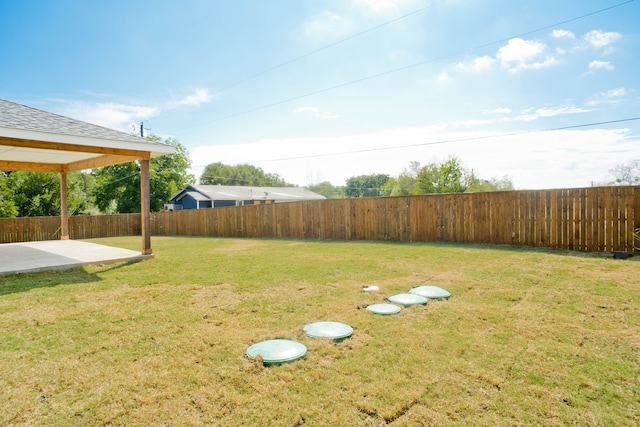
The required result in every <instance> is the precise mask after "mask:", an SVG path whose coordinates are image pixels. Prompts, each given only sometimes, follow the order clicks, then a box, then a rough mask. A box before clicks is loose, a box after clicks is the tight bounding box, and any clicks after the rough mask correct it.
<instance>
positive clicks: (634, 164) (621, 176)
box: [609, 159, 640, 185]
mask: <svg viewBox="0 0 640 427" xmlns="http://www.w3.org/2000/svg"><path fill="white" fill-rule="evenodd" d="M609 173H610V174H611V175H613V182H612V184H614V185H640V159H634V160H630V161H629V163H626V164H623V165H618V166H616V167H615V168H613V169H611V170H609Z"/></svg>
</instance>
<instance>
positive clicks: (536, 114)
mask: <svg viewBox="0 0 640 427" xmlns="http://www.w3.org/2000/svg"><path fill="white" fill-rule="evenodd" d="M589 111H591V109H589V108H582V107H573V106H561V107H543V108H538V109H531V108H528V109H526V110H524V111H523V112H522V113H521V114H520V115H519V116H517V117H516V118H515V119H514V120H517V121H523V122H530V121H533V120H538V119H540V118H542V117H555V116H560V115H563V114H580V113H587V112H589Z"/></svg>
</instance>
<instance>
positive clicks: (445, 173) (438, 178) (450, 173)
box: [416, 157, 467, 194]
mask: <svg viewBox="0 0 640 427" xmlns="http://www.w3.org/2000/svg"><path fill="white" fill-rule="evenodd" d="M465 175H466V173H465V169H464V168H463V167H462V164H461V163H460V160H458V159H457V158H456V157H449V158H448V159H447V160H445V161H444V162H442V163H429V164H428V165H426V166H423V167H422V168H420V170H419V171H418V175H417V177H416V180H417V189H418V191H419V194H431V193H463V192H464V191H465V190H466V189H467V184H466V182H465Z"/></svg>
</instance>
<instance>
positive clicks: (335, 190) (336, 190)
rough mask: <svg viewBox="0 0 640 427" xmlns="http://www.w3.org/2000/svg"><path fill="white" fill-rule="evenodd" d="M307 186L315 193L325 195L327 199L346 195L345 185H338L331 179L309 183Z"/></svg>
mask: <svg viewBox="0 0 640 427" xmlns="http://www.w3.org/2000/svg"><path fill="white" fill-rule="evenodd" d="M307 188H308V189H309V190H311V191H313V192H314V193H318V194H320V195H323V196H324V197H326V198H327V199H341V198H343V197H344V187H336V186H334V185H333V184H331V183H330V182H329V181H323V182H320V183H318V184H312V185H307Z"/></svg>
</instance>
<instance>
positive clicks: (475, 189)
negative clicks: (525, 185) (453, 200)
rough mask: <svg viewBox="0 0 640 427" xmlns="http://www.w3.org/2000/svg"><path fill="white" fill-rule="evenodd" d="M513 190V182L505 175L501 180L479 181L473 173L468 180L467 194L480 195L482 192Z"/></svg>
mask: <svg viewBox="0 0 640 427" xmlns="http://www.w3.org/2000/svg"><path fill="white" fill-rule="evenodd" d="M508 190H514V187H513V182H511V178H509V177H508V176H507V175H505V176H503V177H502V179H498V178H491V179H480V178H476V177H475V175H474V174H473V173H471V175H470V176H469V178H468V187H467V193H480V192H484V191H508Z"/></svg>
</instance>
